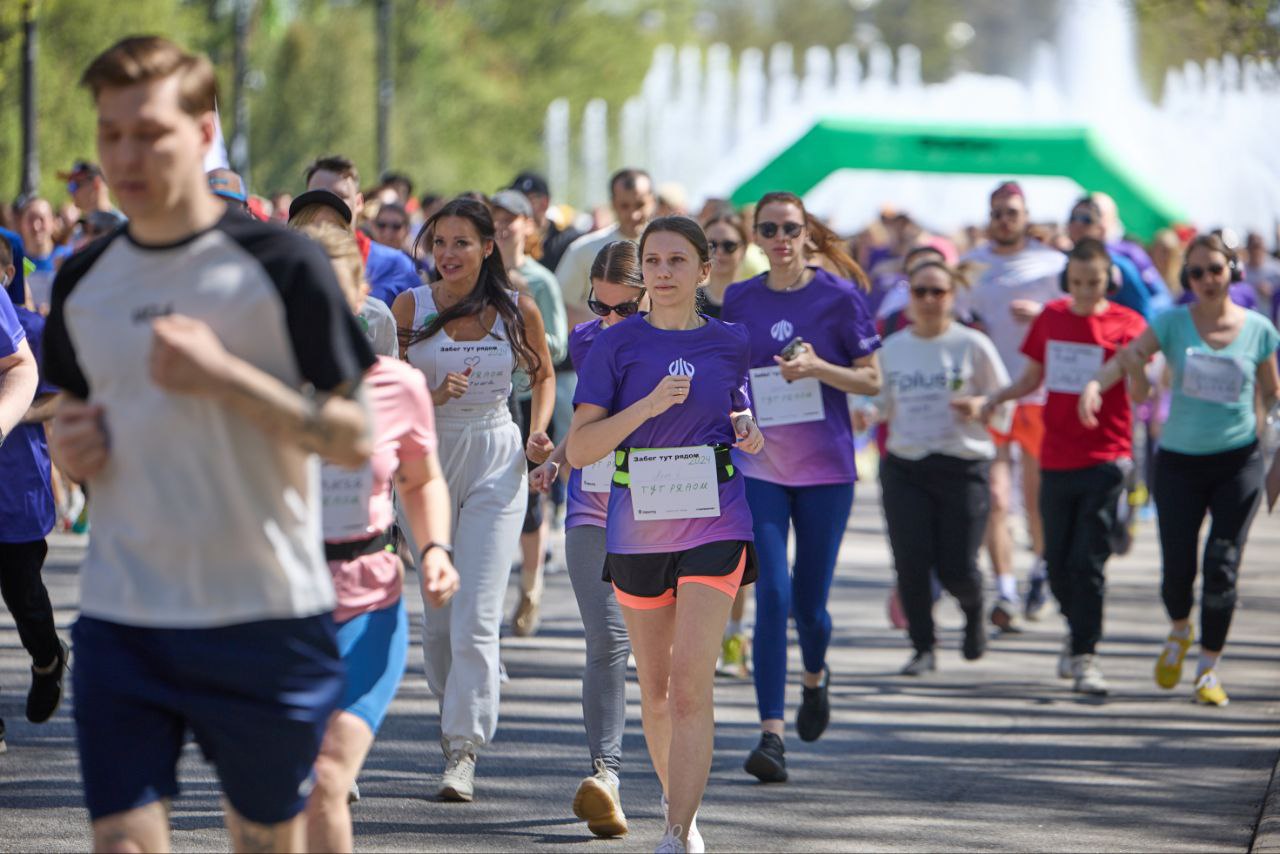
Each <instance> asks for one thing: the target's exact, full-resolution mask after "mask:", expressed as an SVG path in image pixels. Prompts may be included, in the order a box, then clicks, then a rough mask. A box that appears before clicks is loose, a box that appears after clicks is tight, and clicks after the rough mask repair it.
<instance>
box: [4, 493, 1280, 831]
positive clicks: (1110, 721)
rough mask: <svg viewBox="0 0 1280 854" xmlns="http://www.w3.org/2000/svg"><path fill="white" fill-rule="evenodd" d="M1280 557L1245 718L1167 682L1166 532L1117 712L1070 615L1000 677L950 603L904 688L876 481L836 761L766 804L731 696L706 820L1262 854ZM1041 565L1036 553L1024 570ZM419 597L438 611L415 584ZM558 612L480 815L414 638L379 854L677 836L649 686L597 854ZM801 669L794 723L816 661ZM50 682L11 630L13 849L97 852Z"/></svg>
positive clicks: (798, 767)
mask: <svg viewBox="0 0 1280 854" xmlns="http://www.w3.org/2000/svg"><path fill="white" fill-rule="evenodd" d="M53 542H54V547H53V550H52V552H51V555H50V561H49V564H48V566H47V567H46V579H47V582H48V585H49V588H50V592H51V595H52V597H53V600H54V604H55V606H56V607H57V617H58V624H59V627H60V628H64V627H66V626H69V624H70V622H71V621H72V620H73V619H74V616H75V604H76V597H77V591H78V575H77V569H76V566H77V564H78V561H79V560H80V558H81V556H82V554H83V541H82V539H81V538H78V537H70V536H61V535H59V536H56V537H55V538H54V541H53ZM1278 557H1280V521H1278V520H1276V519H1273V518H1268V517H1265V516H1261V517H1259V519H1258V521H1257V523H1256V524H1255V525H1254V528H1253V536H1252V539H1251V541H1250V544H1249V548H1248V550H1247V553H1246V560H1245V567H1244V569H1243V572H1242V583H1241V603H1242V604H1241V607H1240V609H1239V610H1238V611H1237V614H1236V620H1235V624H1234V625H1233V627H1232V634H1231V642H1230V645H1229V646H1228V649H1227V654H1226V656H1225V657H1224V659H1223V664H1222V666H1221V668H1220V672H1221V674H1222V677H1223V681H1224V684H1225V685H1226V687H1227V689H1228V691H1229V692H1230V694H1231V699H1232V702H1231V705H1230V706H1229V707H1228V708H1225V709H1212V708H1203V707H1198V706H1195V705H1193V704H1192V703H1191V702H1189V697H1190V693H1191V686H1190V684H1189V680H1184V682H1183V685H1182V686H1181V687H1180V688H1179V689H1178V690H1177V691H1176V692H1165V691H1162V690H1160V689H1159V688H1157V687H1156V686H1155V684H1154V683H1153V681H1152V677H1151V671H1152V666H1153V663H1154V659H1155V656H1156V655H1157V653H1158V651H1159V646H1160V642H1161V640H1162V639H1163V637H1164V634H1165V631H1166V623H1165V621H1164V614H1163V609H1162V607H1161V605H1160V600H1159V595H1158V581H1159V570H1158V554H1157V550H1156V545H1155V533H1154V524H1153V523H1147V524H1145V525H1144V526H1143V527H1142V529H1141V532H1140V537H1139V541H1138V543H1137V545H1136V546H1135V548H1134V550H1133V552H1132V553H1131V554H1130V555H1129V556H1127V557H1125V558H1122V559H1115V560H1113V561H1112V563H1111V565H1110V573H1109V586H1108V598H1107V613H1106V636H1105V639H1104V643H1103V646H1102V647H1101V652H1102V659H1101V661H1102V666H1103V669H1104V671H1105V673H1106V675H1107V677H1108V679H1109V680H1110V682H1111V686H1112V694H1111V696H1110V697H1109V698H1107V699H1106V700H1098V699H1084V698H1081V697H1078V696H1076V695H1073V694H1072V693H1071V691H1070V683H1068V682H1064V681H1059V680H1058V679H1057V678H1056V677H1055V666H1056V655H1057V652H1058V649H1059V645H1060V642H1061V637H1062V631H1063V629H1062V625H1061V621H1060V619H1059V618H1058V617H1056V616H1054V617H1051V618H1046V619H1045V620H1043V621H1042V622H1039V623H1033V624H1030V625H1029V629H1028V631H1027V632H1026V633H1025V634H1022V635H1019V636H1005V637H1002V638H1000V639H998V640H995V641H994V642H993V643H992V644H991V647H990V651H989V652H988V654H987V656H986V657H985V658H984V659H982V660H981V661H979V662H975V663H967V662H964V661H963V660H962V659H961V657H960V654H959V651H958V647H959V626H960V618H959V614H958V611H957V609H956V608H955V606H954V604H953V603H951V602H949V601H944V602H943V603H940V605H939V607H938V613H939V616H940V618H941V625H942V626H943V627H944V631H943V632H942V635H941V648H940V652H939V666H940V669H939V671H938V673H937V674H935V675H933V676H930V677H926V678H922V679H911V678H905V677H900V676H897V675H896V673H897V670H898V668H899V667H900V666H901V665H902V664H903V663H904V662H905V661H906V659H907V657H908V652H909V651H908V644H907V642H906V640H905V638H904V636H903V634H902V633H901V632H898V631H895V630H893V629H891V628H890V627H889V625H888V621H887V619H886V617H885V596H886V594H887V593H888V590H889V585H890V579H891V570H890V563H889V554H888V549H887V546H886V545H885V540H884V536H883V526H882V522H881V517H880V510H879V505H878V503H877V499H876V494H875V487H874V486H873V485H866V486H864V487H861V488H860V494H859V498H858V500H857V501H856V506H855V511H854V515H853V517H852V519H851V520H850V525H849V531H848V535H847V536H846V538H845V543H844V547H843V549H842V551H841V554H840V565H839V569H838V571H837V578H836V584H835V588H834V590H833V595H832V613H833V617H834V621H835V634H834V637H833V645H832V654H831V659H830V661H831V669H832V673H833V682H832V703H833V716H832V723H831V727H830V728H829V729H828V730H827V733H826V735H824V736H823V738H822V739H821V741H819V742H816V743H815V744H803V743H801V742H800V741H799V739H798V738H796V737H795V735H794V731H791V732H790V734H789V737H788V740H787V744H788V761H789V766H790V771H791V781H790V782H789V783H786V784H784V785H769V786H766V785H760V784H757V783H756V782H755V780H754V778H751V777H748V776H747V775H746V774H745V773H744V772H743V771H742V768H741V765H742V760H743V758H744V757H745V755H746V752H747V751H748V750H750V748H751V747H752V746H754V743H755V740H756V738H757V724H756V720H755V696H754V691H753V689H752V686H751V683H750V682H749V681H745V682H741V681H731V680H722V681H721V682H720V683H719V685H718V688H717V692H716V703H717V713H716V717H717V730H716V754H715V760H714V765H713V768H712V772H711V782H710V785H709V786H708V789H707V793H706V798H705V800H704V802H703V807H702V811H701V813H700V815H699V826H700V828H701V829H702V832H703V835H704V837H705V838H706V842H707V847H708V850H713V851H714V850H721V851H863V850H878V851H935V850H957V851H978V850H984V851H986V850H1008V851H1067V850H1069V851H1152V850H1160V851H1209V850H1213V851H1220V850H1234V851H1244V850H1247V849H1248V846H1249V842H1250V839H1251V837H1252V834H1253V830H1254V826H1255V823H1256V821H1257V817H1258V811H1259V808H1260V806H1261V802H1262V799H1263V795H1264V792H1265V790H1266V787H1267V782H1268V779H1269V777H1270V775H1271V772H1272V768H1273V766H1274V765H1275V762H1276V758H1277V752H1278V751H1280V739H1278V738H1277V735H1280V578H1278V577H1277V571H1276V564H1277V558H1278ZM557 559H558V558H557ZM1028 564H1029V557H1028V556H1027V555H1025V554H1023V555H1020V556H1019V572H1020V574H1023V573H1025V569H1026V567H1027V565H1028ZM407 589H409V590H415V587H414V586H413V585H409V586H408V587H407ZM515 592H516V590H515V588H514V587H513V588H512V592H511V596H512V599H511V601H512V602H513V603H514V596H515ZM409 598H410V604H411V607H412V610H413V613H414V614H415V615H417V614H419V613H420V612H421V608H422V603H421V601H420V599H419V597H418V596H417V595H416V590H415V592H414V593H411V594H410V597H409ZM544 612H545V615H546V616H545V619H544V621H543V624H542V630H541V631H540V633H539V634H538V636H537V637H534V638H529V639H517V638H506V639H504V642H503V660H504V662H505V665H506V669H507V672H508V673H509V674H510V677H511V678H510V682H509V683H507V684H506V685H504V687H503V699H502V718H501V721H500V724H499V730H498V739H497V741H496V743H495V744H493V745H492V746H491V747H490V748H489V749H487V750H486V751H485V752H484V753H483V754H482V755H481V757H480V761H479V769H478V779H477V787H476V788H477V797H476V801H475V802H474V803H472V804H447V803H440V802H438V801H436V799H435V797H434V792H435V786H436V780H437V775H438V774H439V772H440V770H441V768H442V761H443V760H442V757H441V754H440V749H439V746H438V745H439V730H438V727H437V718H436V704H435V701H434V700H433V698H432V697H431V696H430V693H429V691H428V690H427V686H426V681H425V679H424V677H423V676H422V672H421V649H420V647H419V646H418V644H419V640H420V637H421V632H420V631H419V630H418V628H417V623H416V621H415V631H414V650H413V652H412V653H411V657H410V671H409V673H408V674H407V676H406V678H405V681H404V684H403V685H402V686H401V689H400V693H399V695H398V696H397V698H396V701H395V704H394V705H393V706H392V709H391V714H390V716H389V718H388V719H387V722H386V724H385V726H384V728H383V730H382V733H381V734H380V735H379V738H378V741H377V743H376V744H375V745H374V749H373V752H372V754H371V755H370V757H369V760H368V763H367V764H366V766H365V770H364V772H363V773H362V775H361V777H360V788H361V791H362V793H363V800H361V802H360V803H359V804H358V805H357V806H356V807H355V808H354V814H355V822H356V828H355V829H356V848H357V850H366V851H423V850H428V851H431V850H436V851H529V850H571V851H581V852H602V851H609V852H620V851H652V850H653V847H654V845H655V844H656V843H657V841H658V838H659V837H660V835H661V833H662V824H661V817H660V816H661V813H660V811H659V794H660V792H659V787H658V783H657V780H656V778H655V777H654V776H653V773H652V771H651V770H650V769H649V764H648V759H647V755H646V753H645V749H644V742H643V737H642V735H641V732H640V721H639V711H640V709H639V701H638V694H637V692H636V688H635V685H634V683H632V684H630V685H629V697H630V703H631V705H630V717H629V720H628V731H627V737H626V742H625V760H624V768H623V773H622V797H623V804H624V807H625V808H626V810H627V813H628V816H629V818H630V819H631V833H630V834H629V835H628V836H626V837H624V838H622V839H619V840H610V841H597V840H593V839H592V838H591V836H590V834H588V832H587V831H586V827H585V825H584V824H582V823H580V822H578V821H577V820H576V819H575V818H574V817H573V814H572V810H571V803H572V797H573V793H574V790H575V788H576V787H577V784H578V781H579V779H580V778H581V777H582V776H584V775H585V774H587V773H589V772H590V765H589V757H588V754H587V751H586V748H585V746H584V744H585V739H584V735H583V731H582V723H581V712H580V707H579V698H580V681H579V680H580V674H581V667H582V661H583V651H582V629H581V624H580V621H579V619H578V615H577V611H576V606H575V604H574V600H573V596H572V595H571V592H570V590H569V585H568V580H567V577H566V575H565V574H564V573H563V572H559V573H553V574H550V575H549V577H548V583H547V588H546V596H545V604H544ZM791 661H792V673H793V678H792V680H791V685H790V687H789V689H788V691H789V702H791V703H794V702H795V701H796V700H797V699H798V696H799V686H798V683H797V681H796V679H795V677H794V673H795V672H796V669H797V668H798V666H799V665H798V653H796V651H795V648H794V645H793V649H792V656H791ZM1189 665H1190V669H1191V670H1193V668H1194V662H1193V661H1190V660H1189ZM72 666H74V656H73V658H72ZM27 667H28V660H27V659H26V657H25V654H24V653H23V651H22V649H21V646H20V645H19V643H18V637H17V633H16V632H15V631H14V629H13V624H12V621H11V620H10V619H9V617H8V614H7V612H3V611H0V685H2V686H3V691H2V693H0V716H3V717H4V719H5V720H6V722H7V723H8V727H9V735H8V742H9V751H8V753H7V754H4V755H2V756H0V851H26V850H41V851H79V850H85V849H86V848H87V847H88V846H89V843H90V836H89V832H88V821H87V815H86V813H85V810H84V808H83V805H82V802H81V796H80V786H79V775H78V769H77V765H76V753H75V744H74V739H73V733H72V725H71V719H70V706H71V704H72V703H73V702H74V700H75V698H74V696H70V697H68V702H66V703H64V704H63V707H62V709H60V710H59V712H58V714H57V715H56V716H55V717H54V719H53V720H52V721H51V722H49V723H48V724H45V725H43V726H38V727H37V726H32V725H30V724H28V723H27V722H26V720H25V719H24V717H23V703H24V698H25V694H26V688H27V684H28V679H29V676H28V670H27ZM1188 675H1190V674H1188ZM788 714H789V717H790V716H794V706H792V708H791V709H789V712H788ZM182 779H183V792H182V796H181V797H180V798H179V799H178V800H177V801H176V803H175V808H174V813H173V824H174V835H173V845H174V848H175V850H189V851H203V850H227V848H228V842H227V838H226V836H225V833H224V831H223V829H222V817H221V810H220V808H219V802H218V794H217V784H216V781H215V780H214V778H213V777H212V775H211V774H210V773H209V771H208V768H207V766H206V765H205V764H204V762H203V760H202V759H201V758H200V756H199V754H198V752H197V751H196V750H195V748H193V747H191V748H188V752H187V754H186V756H185V757H184V760H183V767H182Z"/></svg>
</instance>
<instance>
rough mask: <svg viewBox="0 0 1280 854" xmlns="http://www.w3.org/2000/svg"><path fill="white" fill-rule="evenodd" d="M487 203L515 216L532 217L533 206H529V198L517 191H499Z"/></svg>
mask: <svg viewBox="0 0 1280 854" xmlns="http://www.w3.org/2000/svg"><path fill="white" fill-rule="evenodd" d="M489 202H490V203H491V204H492V205H493V206H494V207H495V208H502V209H503V210H504V211H508V212H510V213H513V214H515V215H516V216H527V217H532V216H533V205H531V204H529V197H528V196H526V195H525V194H524V193H522V192H520V191H519V190H499V191H498V192H496V193H494V194H493V197H492V198H490V199H489Z"/></svg>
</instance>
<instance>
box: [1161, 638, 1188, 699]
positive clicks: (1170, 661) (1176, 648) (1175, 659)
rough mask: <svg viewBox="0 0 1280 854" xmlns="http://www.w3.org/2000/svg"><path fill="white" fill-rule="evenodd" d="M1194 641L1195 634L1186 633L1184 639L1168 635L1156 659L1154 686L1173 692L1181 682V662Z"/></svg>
mask: <svg viewBox="0 0 1280 854" xmlns="http://www.w3.org/2000/svg"><path fill="white" fill-rule="evenodd" d="M1194 641H1195V632H1193V631H1189V632H1187V636H1186V637H1185V638H1180V637H1178V636H1177V635H1175V634H1172V633H1171V634H1170V635H1169V637H1168V638H1167V639H1166V640H1165V642H1164V648H1163V649H1161V650H1160V657H1159V658H1157V659H1156V684H1157V685H1159V686H1160V687H1161V688H1165V689H1168V690H1173V689H1174V688H1177V687H1178V683H1179V682H1181V681H1182V660H1183V659H1184V658H1186V657H1187V650H1188V649H1190V648H1191V644H1192V643H1193V642H1194Z"/></svg>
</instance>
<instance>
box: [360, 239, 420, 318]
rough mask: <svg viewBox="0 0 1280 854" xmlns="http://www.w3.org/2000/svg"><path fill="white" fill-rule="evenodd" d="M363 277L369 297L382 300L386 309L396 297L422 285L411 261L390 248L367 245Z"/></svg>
mask: <svg viewBox="0 0 1280 854" xmlns="http://www.w3.org/2000/svg"><path fill="white" fill-rule="evenodd" d="M364 264H365V270H364V277H365V279H367V280H368V282H369V295H370V296H372V297H375V298H377V299H380V300H382V301H383V302H384V303H386V304H387V308H390V307H391V304H392V303H393V302H395V301H396V297H398V296H400V294H402V293H404V292H405V291H407V290H409V289H410V288H416V287H417V286H418V285H420V284H422V280H421V279H419V278H418V271H417V270H416V269H414V266H413V259H411V258H410V257H409V256H408V255H406V254H404V253H403V252H401V251H400V250H399V249H392V248H391V247H390V246H383V245H382V244H381V243H370V244H369V257H368V258H367V259H365V262H364Z"/></svg>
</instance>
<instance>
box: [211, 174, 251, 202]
mask: <svg viewBox="0 0 1280 854" xmlns="http://www.w3.org/2000/svg"><path fill="white" fill-rule="evenodd" d="M208 178H209V189H210V190H213V194H214V195H215V196H220V197H221V198H224V199H226V200H227V201H229V202H236V203H238V204H241V205H243V204H247V203H248V201H249V192H248V189H247V187H246V185H245V182H244V178H242V177H240V174H239V173H238V172H233V171H231V170H230V169H212V170H210V171H209V175H208Z"/></svg>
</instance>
